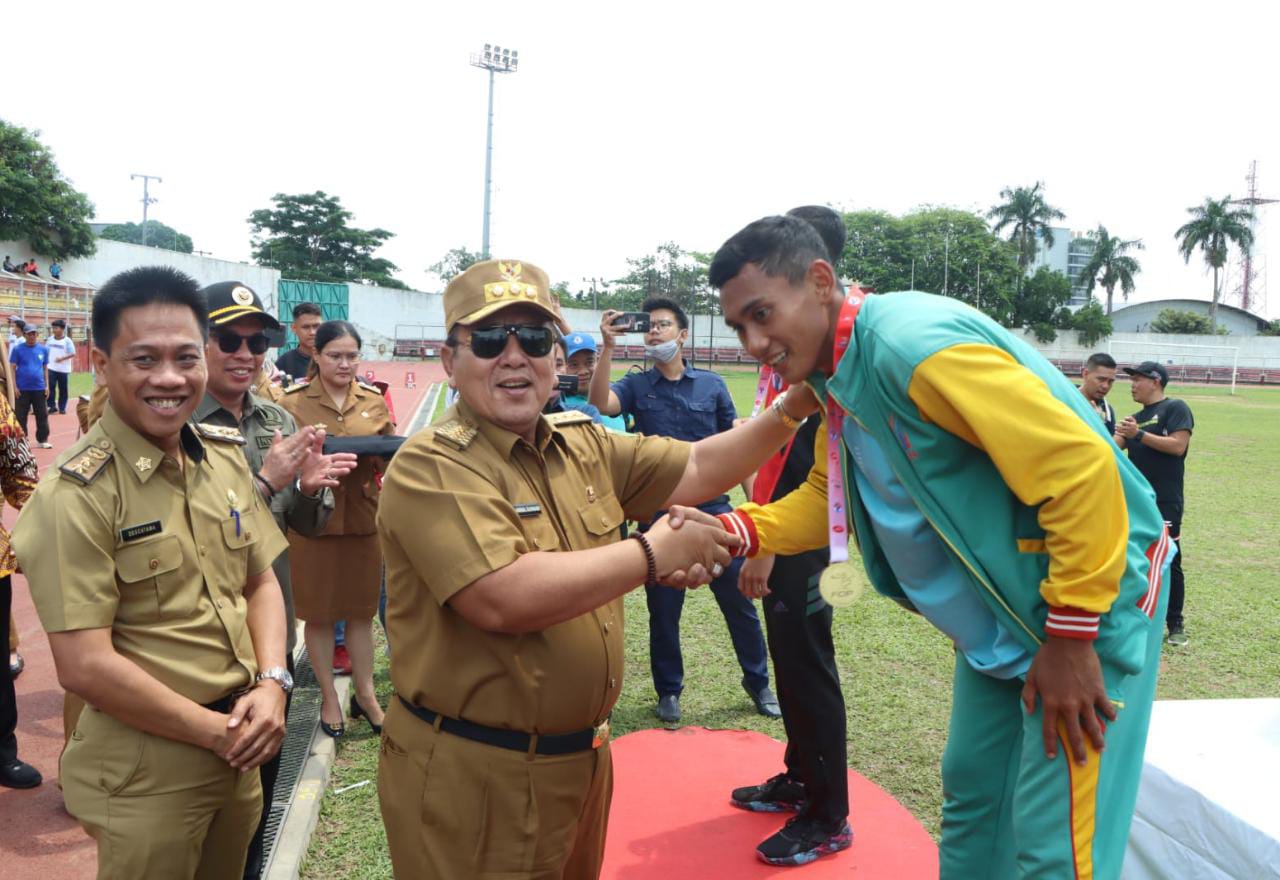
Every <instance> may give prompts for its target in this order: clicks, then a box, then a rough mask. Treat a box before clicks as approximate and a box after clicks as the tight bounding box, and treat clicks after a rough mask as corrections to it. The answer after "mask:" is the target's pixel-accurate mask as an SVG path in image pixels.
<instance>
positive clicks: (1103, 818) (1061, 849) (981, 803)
mask: <svg viewBox="0 0 1280 880" xmlns="http://www.w3.org/2000/svg"><path fill="white" fill-rule="evenodd" d="M1166 583H1167V581H1166ZM1162 592H1164V591H1162ZM1166 602H1167V599H1166V597H1165V596H1164V595H1162V596H1161V597H1160V602H1159V603H1158V607H1157V608H1156V609H1155V613H1154V616H1153V619H1152V621H1151V628H1150V631H1149V633H1148V636H1147V658H1146V663H1145V665H1144V666H1143V670H1142V672H1141V673H1140V674H1138V675H1137V676H1134V677H1132V678H1130V679H1129V680H1128V681H1127V682H1125V686H1124V696H1125V704H1124V706H1123V708H1120V707H1117V708H1118V709H1119V717H1118V718H1117V719H1116V720H1115V721H1114V722H1111V723H1107V725H1106V734H1105V740H1106V747H1105V749H1104V750H1103V751H1102V753H1101V754H1099V753H1097V752H1095V751H1094V750H1093V746H1092V745H1090V746H1089V759H1088V762H1087V764H1086V766H1084V767H1080V766H1078V765H1076V764H1075V763H1074V762H1069V761H1068V759H1067V752H1068V750H1067V746H1066V743H1065V742H1063V741H1060V742H1059V747H1058V754H1057V757H1056V758H1054V759H1053V760H1052V761H1050V760H1048V759H1047V758H1045V756H1044V740H1043V737H1042V736H1041V732H1040V731H1041V722H1042V711H1043V710H1042V707H1041V706H1040V705H1039V704H1037V706H1036V711H1035V712H1034V713H1032V714H1030V715H1027V714H1026V713H1025V712H1024V711H1023V708H1022V703H1021V700H1020V694H1021V691H1022V686H1023V681H1022V679H1020V678H1015V679H1013V680H1010V681H1002V680H1000V679H994V678H990V677H988V676H985V675H983V674H982V673H980V672H977V671H975V670H974V669H973V667H971V666H970V665H969V664H968V662H967V661H966V660H965V659H964V657H963V656H962V655H959V654H957V655H956V672H955V685H954V688H953V691H952V698H953V702H952V709H951V729H950V733H949V734H948V739H947V748H946V751H945V753H944V754H943V757H942V788H943V805H942V846H941V853H940V855H941V878H942V880H984V878H990V880H1014V878H1018V880H1022V878H1052V880H1058V878H1069V880H1076V878H1078V880H1094V878H1097V880H1115V878H1118V877H1119V876H1120V868H1121V865H1122V864H1123V862H1124V853H1125V844H1126V842H1127V840H1128V837H1129V823H1130V821H1131V820H1132V818H1133V806H1134V802H1135V800H1136V799H1137V796H1138V780H1139V777H1140V776H1141V774H1142V761H1143V752H1144V750H1145V747H1146V741H1147V725H1148V722H1149V721H1150V720H1151V702H1152V700H1153V699H1154V698H1155V690H1156V676H1157V674H1158V672H1159V668H1160V646H1161V644H1162V640H1163V636H1164V627H1163V622H1164V614H1165V605H1166ZM1104 720H1105V719H1104Z"/></svg>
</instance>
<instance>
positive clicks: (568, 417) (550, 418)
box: [543, 409, 592, 428]
mask: <svg viewBox="0 0 1280 880" xmlns="http://www.w3.org/2000/svg"><path fill="white" fill-rule="evenodd" d="M543 418H545V419H546V420H547V422H549V423H550V424H552V425H554V426H555V427H557V428H563V427H564V426H565V425H590V424H592V421H591V416H589V415H587V414H586V413H584V412H579V411H578V410H576V409H568V410H565V411H564V412H558V413H549V414H547V415H546V416H544V417H543Z"/></svg>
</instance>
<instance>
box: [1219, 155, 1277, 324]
mask: <svg viewBox="0 0 1280 880" xmlns="http://www.w3.org/2000/svg"><path fill="white" fill-rule="evenodd" d="M1245 179H1246V180H1247V181H1248V182H1249V195H1247V196H1246V197H1245V198H1243V199H1232V200H1231V204H1233V205H1248V207H1249V229H1250V231H1251V232H1253V234H1254V241H1255V242H1256V241H1257V236H1258V207H1259V206H1261V205H1274V204H1275V203H1276V202H1277V201H1280V199H1265V198H1263V197H1262V196H1260V195H1258V160H1257V159H1254V160H1253V161H1252V162H1250V163H1249V176H1248V177H1246V178H1245ZM1252 250H1253V249H1252V248H1248V249H1246V250H1245V252H1244V258H1243V259H1242V261H1241V266H1240V283H1239V284H1238V285H1236V288H1235V289H1234V290H1233V291H1232V292H1231V298H1232V300H1235V301H1238V302H1239V303H1240V308H1242V309H1244V310H1245V311H1246V312H1253V313H1254V314H1261V313H1262V312H1263V311H1264V310H1265V309H1266V306H1267V285H1266V272H1265V267H1264V266H1263V265H1262V260H1257V261H1256V262H1255V260H1254V258H1253V254H1252Z"/></svg>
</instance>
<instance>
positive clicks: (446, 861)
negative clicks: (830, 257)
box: [378, 260, 812, 880]
mask: <svg viewBox="0 0 1280 880" xmlns="http://www.w3.org/2000/svg"><path fill="white" fill-rule="evenodd" d="M445 318H446V324H447V326H448V331H449V339H448V342H447V347H446V348H445V349H444V350H443V352H442V359H443V362H444V367H445V370H446V371H447V372H448V373H449V376H450V379H451V380H452V382H453V383H454V384H455V385H456V387H457V389H458V392H459V396H460V401H459V403H458V404H457V405H456V406H454V407H452V408H451V409H450V410H448V411H447V412H446V413H445V416H444V419H443V421H442V423H441V424H440V425H439V426H438V427H435V428H432V429H428V430H424V431H420V432H418V433H417V434H416V435H414V436H413V437H411V438H410V439H409V440H408V441H406V442H405V444H404V445H403V446H402V447H401V448H400V451H399V452H398V453H397V455H396V457H395V459H394V460H393V461H392V463H391V465H390V467H389V468H388V471H387V477H386V480H385V481H384V484H383V492H382V500H381V503H380V505H379V509H378V530H379V534H380V536H381V539H382V547H383V554H384V558H385V560H386V566H387V627H388V636H389V638H390V639H391V641H392V643H393V644H394V645H395V651H394V653H393V654H392V661H391V679H392V683H393V684H394V685H395V690H396V693H397V697H398V698H397V699H393V700H392V701H391V705H390V706H389V707H388V711H387V718H386V727H385V729H384V732H383V744H382V756H381V759H380V761H379V767H378V792H379V798H380V801H381V805H382V816H383V822H384V824H385V825H386V829H387V840H388V844H389V848H390V851H391V859H392V864H393V865H394V868H395V871H396V875H397V876H398V877H403V878H414V880H418V878H463V877H467V878H470V877H490V876H492V877H497V876H503V877H508V876H509V877H521V878H568V880H577V878H593V877H596V876H598V874H599V871H600V863H601V859H602V857H603V852H604V837H605V828H606V825H607V821H608V812H609V798H610V795H611V791H612V778H613V777H612V767H611V763H610V756H609V748H608V745H607V740H608V718H609V713H610V711H611V710H612V709H613V705H614V703H615V701H616V700H617V698H618V693H619V691H620V689H621V687H622V665H623V633H622V596H623V595H624V594H626V593H627V592H628V591H630V590H631V589H633V588H635V587H636V586H638V585H639V584H641V583H644V582H645V581H664V582H667V583H673V584H677V585H692V584H698V583H706V582H707V581H709V580H710V579H711V578H712V577H714V576H716V575H718V574H719V573H720V572H721V571H722V570H723V566H725V565H727V555H726V547H730V546H735V545H736V544H737V538H736V537H731V536H729V535H728V534H726V533H725V532H723V531H721V530H720V528H719V523H718V522H717V521H716V520H714V519H713V518H711V517H709V516H706V515H704V514H701V513H700V512H699V511H697V510H694V509H688V508H684V507H678V508H672V509H671V515H670V516H669V517H663V518H661V519H659V520H657V522H656V523H655V524H654V526H653V527H652V528H651V529H650V530H649V531H648V532H647V533H646V534H644V535H641V536H633V537H636V540H622V539H620V538H619V535H618V527H619V525H621V523H622V522H623V520H624V519H626V518H631V519H642V520H648V519H649V518H650V517H651V516H653V514H654V513H655V512H656V511H658V510H659V509H661V508H663V507H666V506H670V505H674V504H681V505H688V504H694V503H697V502H699V501H703V500H705V499H707V498H710V497H713V496H715V495H717V494H719V493H720V492H722V491H724V490H725V489H727V488H728V487H729V486H732V485H734V484H735V483H738V482H741V481H742V480H743V479H744V478H745V477H746V476H747V475H748V474H750V473H752V472H753V471H755V470H756V469H757V468H758V467H759V466H760V465H761V464H763V462H764V460H765V459H766V458H767V457H768V455H769V453H770V452H772V451H773V450H776V449H778V448H779V447H780V446H782V445H783V444H784V443H785V442H786V441H787V439H788V438H789V437H790V436H791V433H792V432H793V431H794V429H795V428H796V427H798V425H799V423H798V422H796V421H795V420H794V419H791V418H790V417H789V416H788V415H787V413H786V411H785V410H783V411H779V410H776V409H774V410H770V411H769V412H767V413H765V414H764V415H763V416H761V417H760V418H757V419H754V420H752V421H750V422H748V423H747V424H745V425H743V426H742V427H739V428H735V429H734V430H732V431H727V432H725V433H722V434H717V435H715V436H713V437H710V438H707V439H706V440H703V441H700V442H698V443H696V444H689V443H682V442H680V441H676V440H671V439H669V438H663V437H641V436H638V435H634V434H621V433H615V432H609V431H605V430H604V429H603V428H601V427H599V426H596V425H593V424H592V422H591V420H590V419H589V418H588V417H587V416H585V415H582V414H581V413H559V414H556V415H555V416H552V417H544V416H542V415H541V410H542V408H543V406H544V405H545V404H546V402H547V400H548V398H549V397H550V395H551V392H552V389H553V388H554V386H555V381H556V378H555V372H554V367H553V361H552V357H551V353H552V348H553V346H554V329H553V325H554V326H559V327H560V329H561V330H567V329H568V328H567V327H565V325H564V322H563V319H562V318H561V317H560V312H559V308H558V306H557V305H556V304H555V303H554V302H553V301H552V299H551V295H550V289H549V284H548V281H547V276H546V275H545V274H544V273H543V272H542V271H541V270H540V269H537V268H535V267H534V266H531V265H529V264H528V263H524V264H521V263H520V262H517V261H508V260H491V261H486V262H482V263H478V264H476V265H474V266H472V267H470V268H469V269H468V270H467V271H466V272H464V273H462V274H461V275H459V276H457V277H456V278H454V279H453V281H451V282H450V284H449V286H448V288H447V290H446V291H445ZM798 393H804V392H798ZM811 408H812V404H805V405H803V406H797V409H798V410H799V411H803V412H808V411H809V410H810V409H811Z"/></svg>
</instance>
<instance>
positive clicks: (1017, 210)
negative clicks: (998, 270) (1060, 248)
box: [987, 181, 1066, 272]
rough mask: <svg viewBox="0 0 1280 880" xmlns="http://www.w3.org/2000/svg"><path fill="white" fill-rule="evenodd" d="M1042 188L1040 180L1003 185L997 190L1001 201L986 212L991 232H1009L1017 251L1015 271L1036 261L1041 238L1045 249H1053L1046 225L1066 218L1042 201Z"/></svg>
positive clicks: (1050, 234)
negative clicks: (1034, 183)
mask: <svg viewBox="0 0 1280 880" xmlns="http://www.w3.org/2000/svg"><path fill="white" fill-rule="evenodd" d="M1043 186H1044V183H1043V182H1042V181H1037V182H1036V185H1035V186H1031V187H1026V186H1019V187H1016V188H1011V187H1007V186H1006V187H1005V188H1004V189H1002V190H1001V191H1000V198H1001V199H1003V200H1004V201H1002V202H1001V203H1000V204H998V205H995V206H993V207H992V208H991V210H990V211H988V212H987V218H988V219H990V220H994V221H995V224H994V225H993V226H992V227H991V230H992V231H993V232H995V233H996V234H997V235H998V234H1000V233H1001V232H1003V231H1004V230H1005V229H1008V230H1009V241H1010V242H1011V243H1012V244H1013V245H1014V247H1016V248H1017V249H1018V268H1019V269H1021V270H1022V271H1024V272H1025V271H1026V270H1027V267H1028V266H1030V265H1031V261H1032V260H1034V259H1035V258H1036V248H1037V247H1038V244H1037V242H1036V239H1037V238H1043V239H1044V243H1045V247H1053V231H1052V230H1051V228H1050V227H1049V224H1050V223H1051V222H1052V221H1054V220H1061V219H1062V218H1063V217H1065V216H1066V214H1063V213H1062V212H1061V211H1059V210H1058V209H1057V208H1055V207H1053V206H1051V205H1049V204H1048V203H1047V202H1045V200H1044V191H1043V190H1042V189H1041V187H1043Z"/></svg>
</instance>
